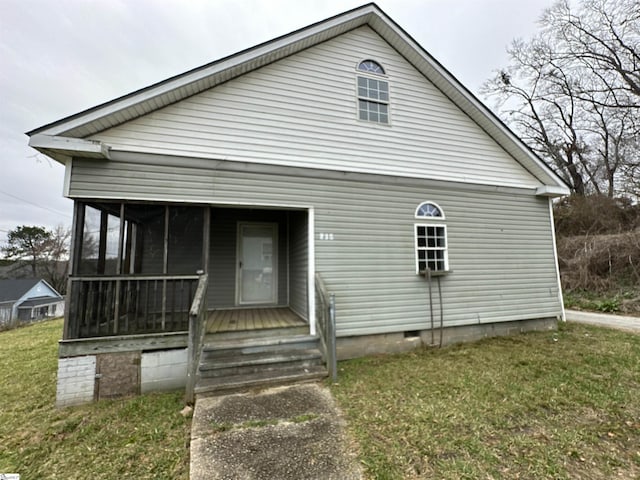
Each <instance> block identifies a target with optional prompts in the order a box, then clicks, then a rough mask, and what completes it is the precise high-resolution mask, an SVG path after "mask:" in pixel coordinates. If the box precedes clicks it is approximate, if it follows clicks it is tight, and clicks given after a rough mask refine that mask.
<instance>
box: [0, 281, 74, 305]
mask: <svg viewBox="0 0 640 480" xmlns="http://www.w3.org/2000/svg"><path fill="white" fill-rule="evenodd" d="M39 283H42V284H44V286H45V287H47V288H48V289H49V290H51V292H53V293H54V295H55V297H54V296H48V297H47V298H58V299H61V298H62V296H61V295H60V294H59V293H58V292H57V291H56V290H55V289H54V288H53V287H52V286H51V285H49V284H48V283H47V282H46V281H44V280H42V279H41V278H11V279H1V280H0V303H2V302H12V301H16V300H20V298H22V297H23V296H24V295H25V294H27V293H28V292H29V290H31V289H32V288H33V287H35V286H36V285H38V284H39ZM41 297H42V295H41V296H40V297H38V298H41ZM34 298H35V297H34Z"/></svg>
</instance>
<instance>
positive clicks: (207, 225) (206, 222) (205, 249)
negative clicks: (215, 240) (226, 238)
mask: <svg viewBox="0 0 640 480" xmlns="http://www.w3.org/2000/svg"><path fill="white" fill-rule="evenodd" d="M203 216H204V218H203V222H202V263H203V265H202V271H203V272H204V273H209V243H210V241H211V207H210V206H209V205H207V206H206V207H204V212H203Z"/></svg>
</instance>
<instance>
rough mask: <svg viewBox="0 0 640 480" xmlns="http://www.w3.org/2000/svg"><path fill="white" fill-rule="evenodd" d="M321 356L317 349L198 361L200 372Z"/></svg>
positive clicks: (258, 353)
mask: <svg viewBox="0 0 640 480" xmlns="http://www.w3.org/2000/svg"><path fill="white" fill-rule="evenodd" d="M321 358H322V354H321V353H320V350H318V349H317V348H313V349H289V350H278V351H276V352H256V353H244V354H231V355H229V356H226V357H223V356H215V357H211V358H207V357H203V358H202V359H201V361H200V367H199V368H200V370H201V371H202V370H215V369H223V368H234V367H243V366H250V365H268V364H271V363H288V362H292V363H293V362H298V361H304V360H316V359H321Z"/></svg>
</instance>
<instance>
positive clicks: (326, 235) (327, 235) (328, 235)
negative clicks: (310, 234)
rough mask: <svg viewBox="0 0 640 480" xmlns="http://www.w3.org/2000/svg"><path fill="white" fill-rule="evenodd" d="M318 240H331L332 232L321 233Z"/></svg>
mask: <svg viewBox="0 0 640 480" xmlns="http://www.w3.org/2000/svg"><path fill="white" fill-rule="evenodd" d="M320 240H333V233H321V234H320Z"/></svg>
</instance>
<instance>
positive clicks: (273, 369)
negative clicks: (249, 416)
mask: <svg viewBox="0 0 640 480" xmlns="http://www.w3.org/2000/svg"><path fill="white" fill-rule="evenodd" d="M228 333H232V334H233V335H227V334H215V335H207V338H206V343H205V345H204V346H203V349H202V353H201V356H200V365H199V368H198V376H197V382H196V388H195V392H196V394H197V395H222V394H226V393H230V392H237V391H242V390H249V389H253V388H258V387H261V388H263V387H269V386H275V385H282V384H290V383H297V382H305V381H313V380H319V379H322V378H324V377H326V376H327V370H326V368H325V366H324V363H323V360H322V355H321V353H320V349H319V340H318V337H315V336H311V335H307V334H303V333H300V329H299V328H297V327H289V328H275V329H265V330H259V331H258V330H254V331H245V332H238V331H236V332H228Z"/></svg>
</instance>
